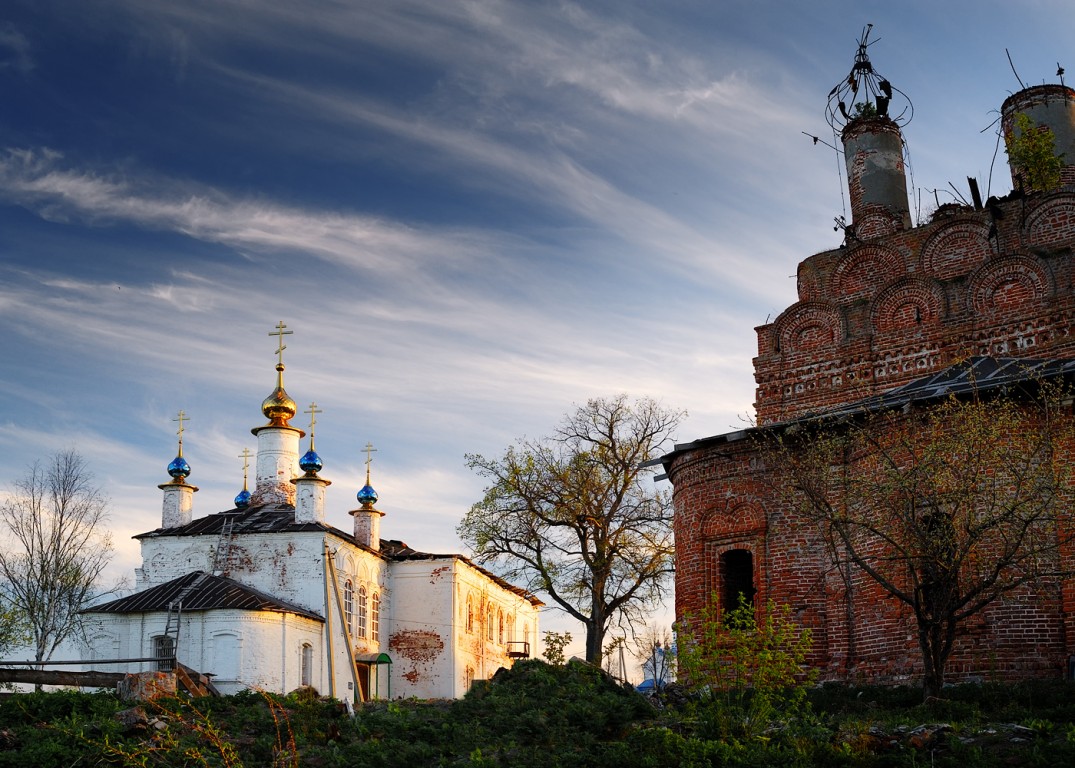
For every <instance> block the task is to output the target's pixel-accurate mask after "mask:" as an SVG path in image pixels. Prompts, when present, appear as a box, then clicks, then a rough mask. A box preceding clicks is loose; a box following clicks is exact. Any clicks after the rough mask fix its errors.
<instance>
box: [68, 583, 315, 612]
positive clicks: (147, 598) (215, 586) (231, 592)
mask: <svg viewBox="0 0 1075 768" xmlns="http://www.w3.org/2000/svg"><path fill="white" fill-rule="evenodd" d="M179 599H182V609H183V612H184V613H190V612H191V611H210V610H216V609H228V608H230V609H234V610H242V611H271V612H273V613H294V614H296V615H298V616H304V617H306V618H308V619H313V620H314V621H324V618H323V617H322V616H320V615H319V614H317V613H314V612H313V611H310V610H308V609H306V608H302V607H301V606H298V605H294V604H293V603H288V602H285V601H283V600H279V599H277V598H275V597H273V596H272V595H269V594H266V593H265V592H262V591H261V590H258V589H254V588H253V587H248V586H246V585H245V584H240V583H239V582H237V581H235V580H233V579H229V578H227V577H226V576H213V575H211V574H208V573H206V572H205V571H193V572H191V573H188V574H186V575H184V576H180V577H179V578H177V579H172V580H171V581H168V582H165V583H164V584H158V585H157V586H155V587H150V588H149V589H144V590H142V591H141V592H135V593H134V594H133V595H127V596H126V597H121V598H119V599H117V600H112V601H109V602H107V603H102V604H101V605H95V606H92V607H90V608H87V609H85V610H84V611H83V613H149V612H153V611H167V610H169V609H170V606H171V604H172V603H173V602H175V601H176V600H179Z"/></svg>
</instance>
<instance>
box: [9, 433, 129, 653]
mask: <svg viewBox="0 0 1075 768" xmlns="http://www.w3.org/2000/svg"><path fill="white" fill-rule="evenodd" d="M107 517H108V501H107V499H105V498H104V496H102V494H101V492H100V490H99V489H98V488H97V487H95V486H94V485H93V476H92V475H91V474H90V472H89V470H88V469H87V467H86V461H85V460H84V459H83V458H82V456H80V455H79V454H78V453H76V452H75V451H63V452H60V453H57V454H55V455H54V456H52V458H51V459H49V461H48V463H47V464H45V465H42V464H41V463H35V464H34V465H33V466H32V467H30V469H29V471H28V472H27V474H26V476H25V477H23V478H22V479H21V480H18V481H17V482H16V483H15V484H14V488H13V490H12V491H11V492H10V493H9V494H8V495H7V497H6V498H5V499H4V500H3V501H2V502H0V539H2V540H3V546H0V593H2V595H3V598H4V600H6V601H7V603H8V604H9V605H10V606H11V607H12V608H13V609H14V610H15V611H17V612H18V614H19V616H20V617H21V618H22V619H23V620H24V621H25V623H26V625H27V628H28V633H29V635H30V641H31V642H32V643H33V647H34V660H35V661H37V662H42V661H47V660H48V659H49V658H51V656H52V654H53V652H54V651H55V650H56V647H57V646H58V645H59V644H60V643H61V642H63V641H64V640H65V639H67V638H68V637H70V636H72V634H73V633H75V632H76V631H77V629H78V626H79V621H78V619H79V611H80V610H81V609H82V608H83V607H84V606H85V605H86V603H87V601H88V600H89V599H90V598H91V597H93V596H94V595H96V594H97V586H98V581H99V579H100V576H101V572H102V571H103V570H104V568H105V566H106V565H107V564H108V561H109V559H110V557H111V555H112V538H111V535H110V534H109V533H108V531H107V530H104V525H105V521H106V520H107Z"/></svg>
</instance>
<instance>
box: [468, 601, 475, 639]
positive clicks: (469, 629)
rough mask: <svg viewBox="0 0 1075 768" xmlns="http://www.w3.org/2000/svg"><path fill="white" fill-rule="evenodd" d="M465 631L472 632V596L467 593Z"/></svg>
mask: <svg viewBox="0 0 1075 768" xmlns="http://www.w3.org/2000/svg"><path fill="white" fill-rule="evenodd" d="M467 632H468V633H471V634H473V632H474V598H473V597H471V596H470V595H467Z"/></svg>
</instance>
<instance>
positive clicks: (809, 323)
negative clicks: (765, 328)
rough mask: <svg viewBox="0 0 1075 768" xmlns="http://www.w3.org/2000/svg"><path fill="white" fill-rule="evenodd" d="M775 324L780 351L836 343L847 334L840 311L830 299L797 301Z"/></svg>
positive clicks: (790, 351)
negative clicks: (830, 302) (823, 300)
mask: <svg viewBox="0 0 1075 768" xmlns="http://www.w3.org/2000/svg"><path fill="white" fill-rule="evenodd" d="M773 326H774V334H775V337H776V343H777V349H776V351H777V352H779V353H780V354H785V355H787V354H795V353H797V352H810V351H812V350H816V349H823V348H826V347H833V346H835V345H837V344H840V343H842V342H843V340H844V335H845V334H844V329H843V321H842V319H841V316H840V313H839V312H838V311H837V310H836V308H835V307H833V306H832V305H830V304H829V303H827V302H814V301H811V302H803V303H800V304H795V305H794V306H792V307H790V308H789V309H788V310H787V311H785V312H784V313H783V314H782V315H780V317H778V318H777V319H776V322H774V323H773Z"/></svg>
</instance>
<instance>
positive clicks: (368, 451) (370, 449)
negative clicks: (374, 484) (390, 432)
mask: <svg viewBox="0 0 1075 768" xmlns="http://www.w3.org/2000/svg"><path fill="white" fill-rule="evenodd" d="M365 451H366V485H369V484H370V464H372V463H373V457H372V456H370V454H371V453H376V452H377V449H376V448H374V447H373V443H366V448H365Z"/></svg>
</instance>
